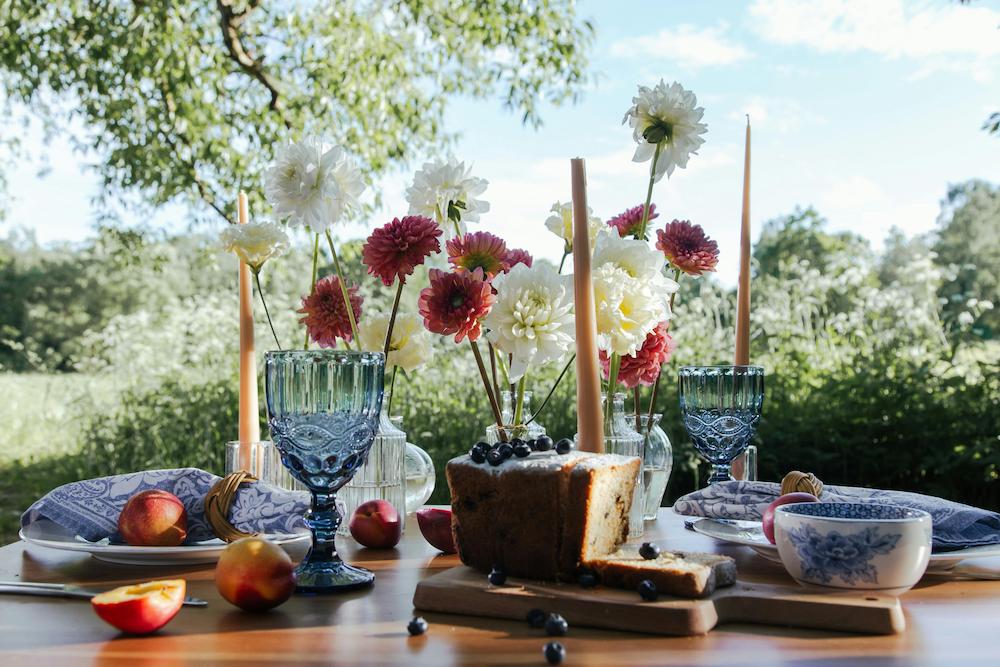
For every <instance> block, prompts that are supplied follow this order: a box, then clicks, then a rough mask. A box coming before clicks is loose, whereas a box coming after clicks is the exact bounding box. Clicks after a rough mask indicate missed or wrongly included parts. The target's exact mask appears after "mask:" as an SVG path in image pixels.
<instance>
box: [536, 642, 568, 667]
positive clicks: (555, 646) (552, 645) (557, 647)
mask: <svg viewBox="0 0 1000 667" xmlns="http://www.w3.org/2000/svg"><path fill="white" fill-rule="evenodd" d="M542 653H544V654H545V660H546V662H548V663H549V664H550V665H558V664H559V663H561V662H562V661H563V660H565V659H566V649H565V648H563V645H562V644H560V643H559V642H549V643H548V644H546V645H545V648H543V649H542Z"/></svg>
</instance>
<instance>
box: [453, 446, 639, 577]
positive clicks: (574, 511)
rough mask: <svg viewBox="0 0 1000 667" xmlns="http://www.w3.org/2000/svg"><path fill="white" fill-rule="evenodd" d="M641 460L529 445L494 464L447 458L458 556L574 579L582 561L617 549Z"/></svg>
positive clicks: (473, 563) (484, 568)
mask: <svg viewBox="0 0 1000 667" xmlns="http://www.w3.org/2000/svg"><path fill="white" fill-rule="evenodd" d="M640 465H641V461H640V460H639V459H638V458H635V457H626V456H616V455H610V454H600V455H597V454H587V453H582V452H570V453H568V454H557V453H555V452H551V451H549V452H534V453H532V454H531V455H530V456H527V457H525V458H510V459H507V460H505V461H503V462H502V463H501V464H500V465H496V466H494V465H490V464H489V463H486V462H484V463H476V462H475V461H473V460H472V459H471V458H470V457H469V456H468V455H465V456H459V457H458V458H455V459H452V460H451V461H449V462H448V465H447V467H446V468H445V473H446V475H447V478H448V487H449V489H450V490H451V509H452V531H453V533H454V537H455V545H456V546H457V547H458V553H459V556H460V557H461V559H462V562H463V563H465V564H466V565H468V566H470V567H474V568H476V569H477V570H479V571H481V572H489V571H490V570H491V569H492V568H494V567H499V568H502V569H503V570H504V571H505V572H506V573H507V574H509V575H512V576H519V577H528V578H533V579H547V580H555V579H560V578H572V577H574V576H575V575H576V572H577V569H578V568H579V565H580V563H581V562H582V561H584V560H586V559H589V558H596V557H598V556H602V555H605V554H608V553H611V552H612V551H614V550H615V549H617V548H618V547H619V546H620V545H621V544H622V543H623V542H624V541H625V538H626V537H627V536H628V511H629V507H630V505H631V502H632V491H633V489H634V487H635V481H636V478H637V477H638V475H639V466H640Z"/></svg>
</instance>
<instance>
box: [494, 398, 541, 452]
mask: <svg viewBox="0 0 1000 667" xmlns="http://www.w3.org/2000/svg"><path fill="white" fill-rule="evenodd" d="M500 397H501V402H500V417H501V418H502V419H503V424H504V428H503V430H504V433H506V435H507V440H511V439H513V438H520V439H521V440H531V439H533V438H537V437H538V436H540V435H545V427H544V426H542V425H541V424H539V423H538V422H537V421H536V420H532V421H531V423H530V424H515V423H514V408H515V406H514V398H515V396H514V394H513V393H512V392H509V391H502V392H500ZM521 417H522V421H524V420H525V419H530V418H531V392H530V391H526V392H524V403H523V404H522V406H521ZM500 440H501V438H500V430H499V429H498V428H497V425H496V424H490V425H489V426H487V427H486V442H488V443H489V444H491V445H495V444H496V443H498V442H500Z"/></svg>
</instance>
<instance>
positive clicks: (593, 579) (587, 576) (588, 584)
mask: <svg viewBox="0 0 1000 667" xmlns="http://www.w3.org/2000/svg"><path fill="white" fill-rule="evenodd" d="M576 581H577V583H579V584H580V585H581V586H583V587H584V588H593V587H594V586H596V585H597V575H596V574H594V573H593V572H584V573H582V574H581V575H580V576H579V577H577V579H576Z"/></svg>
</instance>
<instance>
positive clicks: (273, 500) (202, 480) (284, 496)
mask: <svg viewBox="0 0 1000 667" xmlns="http://www.w3.org/2000/svg"><path fill="white" fill-rule="evenodd" d="M217 481H219V478H218V477H216V476H215V475H213V474H211V473H208V472H205V471H204V470H198V469H197V468H179V469H176V470H148V471H146V472H135V473H129V474H126V475H112V476H111V477H99V478H97V479H88V480H84V481H82V482H71V483H69V484H64V485H63V486H60V487H58V488H56V489H53V490H52V491H49V492H48V493H47V494H45V496H43V497H42V498H41V499H40V500H38V501H36V502H35V504H33V505H32V506H31V507H29V508H28V509H27V511H25V513H24V514H22V515H21V527H22V528H23V527H27V526H28V525H29V524H31V523H33V522H35V521H39V520H41V519H48V520H49V521H52V522H54V523H56V524H59V525H60V526H62V527H64V528H68V529H70V530H73V531H75V532H76V534H77V535H79V536H80V537H82V538H84V539H85V540H89V541H91V542H96V541H98V540H102V539H104V538H106V537H107V538H110V539H111V540H112V541H116V537H117V533H118V515H119V514H121V511H122V509H123V508H124V507H125V503H126V502H128V499H129V498H131V497H132V496H134V495H135V494H137V493H139V492H140V491H147V490H149V489H160V490H162V491H169V492H170V493H172V494H174V495H175V496H177V497H178V498H180V499H181V502H182V503H184V507H185V509H186V510H187V527H188V536H187V542H188V543H191V542H199V541H202V540H210V539H212V538H213V537H215V533H213V532H212V527H211V526H210V525H209V523H208V520H207V519H206V518H205V494H207V493H208V491H209V489H211V488H212V486H213V485H214V484H215V483H216V482H217ZM308 508H309V497H308V495H307V494H305V493H303V492H301V491H285V490H283V489H277V488H275V487H272V486H269V485H267V484H264V483H262V482H256V483H254V484H244V485H241V486H240V489H239V491H238V492H237V494H236V499H235V500H234V501H233V506H232V508H231V509H230V511H229V521H230V523H232V524H233V525H234V526H236V527H237V528H239V529H240V530H242V531H244V532H248V533H257V532H260V533H291V532H294V531H295V530H296V529H297V528H299V527H301V526H303V525H304V523H303V520H302V515H303V514H304V513H305V511H306V510H307V509H308Z"/></svg>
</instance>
